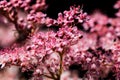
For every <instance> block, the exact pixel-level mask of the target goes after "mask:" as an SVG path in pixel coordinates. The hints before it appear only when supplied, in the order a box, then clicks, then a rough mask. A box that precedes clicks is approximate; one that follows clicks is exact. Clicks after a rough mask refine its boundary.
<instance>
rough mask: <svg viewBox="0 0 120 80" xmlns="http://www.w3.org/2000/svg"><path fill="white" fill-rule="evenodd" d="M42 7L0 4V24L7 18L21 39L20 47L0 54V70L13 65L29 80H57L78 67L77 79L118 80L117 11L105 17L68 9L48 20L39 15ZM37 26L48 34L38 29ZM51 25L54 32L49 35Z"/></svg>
mask: <svg viewBox="0 0 120 80" xmlns="http://www.w3.org/2000/svg"><path fill="white" fill-rule="evenodd" d="M119 3H120V1H118V2H117V4H115V8H116V9H119V7H120V5H119ZM46 7H47V5H46V4H45V0H36V1H35V3H32V0H9V1H6V0H3V1H0V16H2V18H3V21H2V20H0V22H2V23H5V22H6V21H4V20H6V19H7V20H8V22H9V23H12V24H14V26H15V28H16V30H17V31H18V32H19V35H20V36H19V37H20V38H21V37H23V36H24V35H25V37H26V38H27V39H26V40H24V41H23V43H22V44H19V43H14V44H13V45H12V46H10V47H7V48H3V49H1V50H0V68H1V69H4V68H5V67H7V66H11V65H15V66H18V67H19V68H20V70H21V72H28V74H29V71H30V72H32V73H31V76H30V80H44V77H47V78H50V79H53V80H60V79H61V75H62V73H64V72H65V71H68V70H69V67H70V66H71V65H73V64H78V65H80V66H81V67H80V72H81V74H80V78H82V79H83V80H84V79H85V80H119V79H120V76H119V75H120V57H119V56H120V23H119V20H120V17H119V12H118V13H117V17H115V18H109V17H108V16H106V15H104V14H102V13H100V12H96V13H94V14H92V15H87V13H84V12H83V10H82V9H81V7H80V6H78V7H74V6H71V7H70V10H66V11H64V12H63V13H59V14H58V18H57V19H52V18H49V17H48V16H47V14H44V13H43V12H42V10H44V9H46ZM3 16H4V17H3ZM43 25H45V26H47V28H48V30H46V31H42V30H39V29H38V28H40V26H43ZM52 26H56V27H57V28H58V30H57V31H54V30H52V29H51V27H52ZM21 34H22V35H21ZM69 77H70V76H69ZM61 80H66V79H61Z"/></svg>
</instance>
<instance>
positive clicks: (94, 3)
mask: <svg viewBox="0 0 120 80" xmlns="http://www.w3.org/2000/svg"><path fill="white" fill-rule="evenodd" d="M116 1H117V0H47V1H46V2H47V4H48V5H49V7H48V9H47V11H46V12H47V14H48V16H50V17H52V18H57V14H58V13H59V12H63V11H64V10H68V9H69V7H70V6H71V5H81V6H83V10H84V11H85V12H87V13H88V14H91V13H93V12H94V11H96V10H98V11H100V12H102V13H104V14H107V15H108V16H109V17H115V16H114V13H115V12H116V11H117V10H115V9H113V5H114V4H115V3H116Z"/></svg>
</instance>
